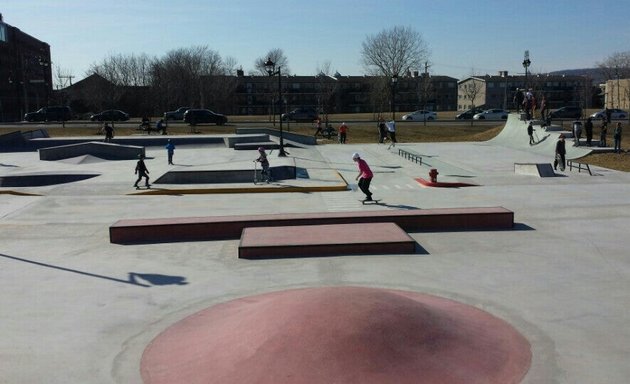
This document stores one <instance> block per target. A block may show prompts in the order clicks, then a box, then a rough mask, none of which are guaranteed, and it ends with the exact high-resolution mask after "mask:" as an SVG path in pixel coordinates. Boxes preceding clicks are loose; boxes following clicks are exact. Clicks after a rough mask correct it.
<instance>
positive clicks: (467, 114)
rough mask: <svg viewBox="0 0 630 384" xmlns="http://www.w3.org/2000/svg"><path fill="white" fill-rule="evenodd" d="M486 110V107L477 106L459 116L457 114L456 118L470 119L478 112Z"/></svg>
mask: <svg viewBox="0 0 630 384" xmlns="http://www.w3.org/2000/svg"><path fill="white" fill-rule="evenodd" d="M483 111H484V108H482V107H475V108H473V109H468V110H466V111H464V112H462V113H460V114H458V115H457V116H455V118H456V119H459V120H470V119H472V118H473V116H475V115H476V114H478V113H481V112H483Z"/></svg>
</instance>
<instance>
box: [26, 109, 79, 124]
mask: <svg viewBox="0 0 630 384" xmlns="http://www.w3.org/2000/svg"><path fill="white" fill-rule="evenodd" d="M70 119H72V110H71V109H70V107H65V106H51V107H43V108H40V109H39V110H38V111H37V112H29V113H27V114H25V115H24V120H25V121H66V120H70Z"/></svg>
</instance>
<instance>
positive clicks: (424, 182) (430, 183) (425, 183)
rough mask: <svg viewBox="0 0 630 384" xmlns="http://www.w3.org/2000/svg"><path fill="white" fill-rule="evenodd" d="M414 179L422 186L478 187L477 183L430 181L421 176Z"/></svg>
mask: <svg viewBox="0 0 630 384" xmlns="http://www.w3.org/2000/svg"><path fill="white" fill-rule="evenodd" d="M416 181H417V182H418V183H420V184H422V186H424V187H438V188H460V187H478V186H479V185H478V184H470V183H459V182H448V181H435V182H433V181H430V180H425V179H423V178H422V177H418V178H417V179H416Z"/></svg>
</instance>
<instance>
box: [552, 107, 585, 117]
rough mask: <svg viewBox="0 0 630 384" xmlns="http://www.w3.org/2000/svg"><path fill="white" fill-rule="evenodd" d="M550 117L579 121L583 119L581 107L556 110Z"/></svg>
mask: <svg viewBox="0 0 630 384" xmlns="http://www.w3.org/2000/svg"><path fill="white" fill-rule="evenodd" d="M549 117H551V118H552V119H562V118H565V119H579V118H580V117H582V108H581V107H562V108H558V109H554V110H553V111H551V112H550V113H549Z"/></svg>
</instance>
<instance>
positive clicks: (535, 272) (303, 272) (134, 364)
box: [0, 115, 630, 383]
mask: <svg viewBox="0 0 630 384" xmlns="http://www.w3.org/2000/svg"><path fill="white" fill-rule="evenodd" d="M537 134H538V137H539V139H542V138H543V137H544V136H545V135H547V134H549V136H548V137H546V138H545V139H544V140H540V142H539V143H538V144H536V145H533V146H530V145H529V144H528V141H529V138H528V136H527V133H526V123H525V122H523V121H520V120H519V119H518V117H517V116H516V115H510V117H509V119H508V121H507V122H506V125H505V128H504V130H503V132H502V133H501V134H500V135H498V136H497V137H496V138H495V139H493V140H490V141H488V142H476V143H404V142H403V143H399V144H398V145H397V146H396V147H393V148H390V149H388V146H387V145H382V144H381V145H379V144H352V143H351V140H352V134H351V132H350V135H349V141H350V144H346V145H316V146H302V147H288V148H287V151H288V152H289V155H288V157H287V158H284V159H279V158H278V157H277V150H274V151H273V152H272V153H271V154H270V156H269V159H270V162H271V166H272V167H274V166H276V165H282V166H289V167H293V166H294V167H295V169H296V178H295V179H293V178H287V179H280V180H274V181H272V182H271V183H269V184H266V183H258V184H257V185H254V183H253V170H254V163H253V161H252V160H253V159H255V158H256V157H257V153H256V151H255V150H234V149H231V148H228V147H226V146H225V145H223V144H220V143H202V144H195V143H194V141H192V140H191V139H190V137H187V138H186V140H187V141H186V143H187V144H185V145H178V139H179V138H178V137H177V136H169V138H170V139H171V140H173V141H174V143H175V145H176V146H177V148H176V150H175V156H174V163H175V165H172V166H171V165H168V164H167V157H166V156H167V154H166V150H165V149H164V146H163V143H161V142H160V144H159V145H155V146H150V145H148V146H146V148H145V153H146V156H147V159H146V160H145V162H146V164H147V167H148V169H149V171H150V177H151V181H153V180H157V179H159V178H160V177H161V176H163V175H165V174H167V173H169V172H174V171H178V170H179V171H181V170H188V169H196V170H206V171H208V170H217V169H228V170H233V171H235V172H243V173H245V172H251V176H252V180H251V182H240V181H239V182H234V183H217V182H214V183H201V184H154V185H153V186H152V189H151V190H144V189H143V190H136V189H135V188H133V187H132V185H133V183H134V182H135V180H136V176H135V175H134V167H135V160H116V161H113V160H104V159H101V158H98V157H95V156H92V155H83V156H79V157H76V158H70V159H64V160H58V161H41V160H40V159H39V155H38V153H37V152H35V151H23V152H3V153H0V180H1V179H2V178H9V177H11V178H12V180H15V177H18V178H19V177H21V176H29V175H33V174H46V175H54V174H59V175H68V174H82V175H83V174H85V175H88V174H89V175H96V176H94V177H89V178H83V179H79V180H78V181H71V182H65V181H64V182H61V181H60V182H59V183H46V185H35V186H33V185H29V184H28V183H26V184H27V185H20V184H19V183H18V184H11V186H6V187H5V186H0V218H1V219H0V308H1V311H0V333H1V335H2V337H1V338H0V356H1V357H2V358H1V359H0V382H1V383H5V382H6V383H142V382H143V377H144V376H143V375H142V374H141V368H140V367H141V363H142V358H143V354H144V353H145V351H146V350H147V348H148V347H149V346H150V345H152V341H153V340H156V338H158V337H159V336H160V335H161V334H162V333H163V332H165V330H167V329H169V328H170V327H171V326H173V325H176V324H178V323H179V322H181V321H182V320H184V319H187V318H189V317H190V316H191V315H194V314H197V313H202V311H205V310H208V309H209V308H212V307H213V306H216V305H219V304H222V303H227V302H231V301H233V300H241V299H244V300H245V301H247V298H248V297H254V296H256V295H261V294H273V293H279V292H283V291H289V290H294V289H300V288H321V287H340V288H341V287H364V288H382V289H384V290H387V291H388V292H389V291H391V290H395V291H407V292H410V295H411V294H423V295H430V296H431V297H437V298H442V299H446V300H451V301H454V302H457V303H460V304H464V305H466V306H469V307H473V308H475V309H477V310H480V311H483V312H484V313H487V314H490V315H492V316H493V317H495V318H498V319H501V320H502V321H504V322H506V323H507V324H509V325H510V326H511V327H513V328H514V329H515V330H516V331H518V333H519V334H520V335H522V336H523V337H524V338H525V339H526V340H527V342H528V343H529V345H530V348H531V364H530V365H529V368H528V369H527V372H526V373H525V375H524V377H522V380H520V379H518V380H520V382H522V383H627V382H628V378H629V377H630V364H628V361H629V360H630V327H629V326H628V324H629V323H630V256H629V255H630V252H628V248H629V245H630V239H629V238H628V237H626V236H627V232H628V230H627V228H629V227H630V203H629V201H628V192H627V191H628V184H629V182H630V175H629V174H627V173H625V172H618V171H614V170H609V169H604V168H599V167H591V171H592V176H591V175H589V174H588V173H586V172H580V173H578V172H577V171H576V170H574V171H569V169H568V168H567V169H566V170H565V171H564V172H561V171H559V170H558V171H556V173H555V176H554V177H539V176H536V175H531V174H519V173H516V172H515V164H517V163H518V164H550V163H552V162H553V159H554V146H555V142H556V139H557V135H558V134H559V132H557V131H553V130H549V131H545V130H544V129H543V128H542V127H539V126H538V128H537ZM182 139H183V137H182ZM400 139H401V140H402V141H404V137H401V138H400ZM91 140H93V137H91V138H90V137H87V138H85V141H86V142H87V141H91ZM52 145H54V144H51V146H52ZM134 145H137V144H134ZM399 149H404V150H407V151H411V152H413V153H416V154H418V155H419V156H421V157H422V163H423V164H418V163H416V162H411V161H409V160H406V159H405V158H403V157H401V156H399V154H398V150H399ZM588 151H589V149H588V148H583V147H572V146H571V140H570V139H568V140H567V158H569V159H571V158H575V159H578V158H579V157H581V156H583V155H584V154H586V153H588ZM354 152H359V153H360V154H361V157H362V158H364V159H365V160H366V161H367V162H368V164H369V165H370V167H371V168H372V170H373V171H374V174H375V176H374V179H373V181H372V186H371V190H372V192H373V193H374V197H376V198H380V199H382V201H381V204H380V205H370V206H367V205H365V206H364V205H362V204H361V202H360V201H359V200H362V199H363V195H362V193H361V192H360V191H358V190H357V186H356V181H355V177H356V175H357V173H358V172H357V169H356V165H355V164H354V163H353V161H352V159H351V157H352V153H354ZM576 161H579V160H576ZM223 164H224V166H223ZM432 168H436V169H437V170H438V171H439V176H438V181H443V182H460V183H470V184H475V185H476V186H472V187H462V188H433V187H424V186H422V185H421V184H420V183H418V182H417V181H416V180H415V179H416V178H425V179H428V172H429V171H430V169H432ZM64 180H67V179H64ZM495 206H501V207H505V208H507V209H509V210H511V211H513V212H514V220H515V226H514V228H513V229H512V230H502V231H458V232H411V233H409V236H411V238H413V239H414V240H415V241H416V242H417V250H416V252H415V253H414V254H384V255H354V256H332V257H309V258H291V259H264V260H244V259H239V258H238V240H225V241H196V242H176V243H159V244H137V245H120V244H112V243H110V241H109V234H108V228H109V227H110V226H111V225H112V224H113V223H115V222H116V221H117V220H121V219H145V218H146V219H149V218H164V217H173V218H177V217H190V216H215V215H248V214H268V213H299V212H339V211H369V210H406V209H429V208H449V207H495ZM344 289H346V288H344ZM397 300H398V299H397ZM366 301H369V300H366ZM370 303H371V301H370ZM385 308H388V310H390V311H394V310H395V308H399V306H397V305H393V304H392V306H391V307H385ZM413 308H417V307H416V306H413ZM272 309H273V308H272ZM272 309H268V310H272ZM283 310H286V308H284V309H283ZM310 310H311V311H312V313H313V316H317V311H316V310H315V309H310ZM414 310H415V309H414ZM368 313H369V314H372V315H374V311H371V312H368ZM422 313H424V312H422ZM250 315H251V314H250ZM328 316H329V317H328V318H333V319H334V316H331V315H330V314H328ZM247 320H248V323H247V324H249V325H250V326H255V325H256V318H255V317H251V316H249V317H247ZM285 326H288V325H287V324H285ZM442 326H444V325H442ZM446 327H447V328H448V326H446ZM368 329H370V328H368ZM377 329H378V328H377ZM377 329H375V330H374V331H375V332H376V331H377ZM273 331H274V332H279V333H280V334H281V333H282V332H281V331H282V329H281V328H280V329H274V330H273ZM263 340H264V339H263ZM234 342H236V341H234ZM300 346H301V347H302V348H304V349H308V345H305V344H300ZM307 352H308V351H302V350H300V351H295V354H301V353H307ZM318 353H320V354H321V351H319V350H318ZM384 353H385V352H384ZM397 353H398V354H399V355H400V354H401V352H397ZM397 356H398V355H397ZM399 358H400V359H404V356H399ZM459 358H460V359H462V365H465V362H464V361H465V360H466V356H460V357H459ZM390 360H392V359H389V360H388V361H390ZM241 363H242V362H241ZM394 363H395V361H394V362H392V364H394ZM453 364H455V366H454V367H453V368H454V369H456V368H457V360H455V362H454V363H453ZM233 365H238V364H233ZM263 372H264V371H263ZM259 374H261V375H263V374H264V373H259ZM274 374H277V372H274ZM202 376H203V377H207V376H205V375H200V377H202ZM144 378H145V380H146V377H144ZM261 379H262V378H261ZM294 379H295V377H294ZM208 380H209V382H212V379H208ZM252 381H255V380H252ZM205 382H208V381H205ZM258 382H263V381H262V380H259V381H258ZM293 382H300V381H299V379H295V381H293ZM348 382H351V381H348ZM383 382H388V381H387V380H385V379H384V381H383ZM443 382H455V381H446V380H445V381H443ZM469 382H475V380H473V378H471V380H470V381H469ZM497 382H499V381H497ZM509 382H514V381H509ZM516 382H519V381H516Z"/></svg>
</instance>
